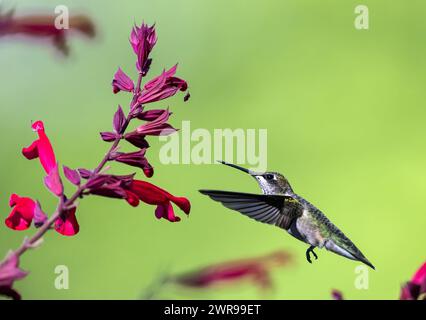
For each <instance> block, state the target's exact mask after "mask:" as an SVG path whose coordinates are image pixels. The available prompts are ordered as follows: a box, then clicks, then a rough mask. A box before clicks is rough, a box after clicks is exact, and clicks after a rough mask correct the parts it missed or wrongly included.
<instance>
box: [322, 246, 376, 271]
mask: <svg viewBox="0 0 426 320" xmlns="http://www.w3.org/2000/svg"><path fill="white" fill-rule="evenodd" d="M347 240H348V241H350V240H349V239H347ZM325 248H326V249H327V250H329V251H332V252H334V253H336V254H338V255H340V256H343V257H346V258H348V259H351V260H356V261H360V262H362V263H364V264H365V265H367V266H369V267H370V268H371V269H373V270H376V268H375V267H374V266H373V264H372V263H371V262H370V261H369V260H368V259H367V258H366V257H365V256H364V255H363V254H362V252H361V251H360V250H359V249H358V248H357V247H356V246H355V245H354V244H353V243H352V242H350V245H349V246H341V245H338V244H336V243H335V242H334V241H331V240H329V241H327V242H326V244H325Z"/></svg>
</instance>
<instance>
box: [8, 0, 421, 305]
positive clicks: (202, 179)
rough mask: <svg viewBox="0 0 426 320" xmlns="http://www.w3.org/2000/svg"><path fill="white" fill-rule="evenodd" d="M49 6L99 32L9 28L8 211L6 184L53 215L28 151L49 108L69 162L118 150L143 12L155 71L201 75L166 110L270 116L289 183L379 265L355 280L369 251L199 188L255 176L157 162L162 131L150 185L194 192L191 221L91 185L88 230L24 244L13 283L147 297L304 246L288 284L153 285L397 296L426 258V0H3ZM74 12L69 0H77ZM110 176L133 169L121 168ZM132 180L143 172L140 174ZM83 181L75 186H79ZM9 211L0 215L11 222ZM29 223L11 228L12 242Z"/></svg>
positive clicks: (278, 165)
mask: <svg viewBox="0 0 426 320" xmlns="http://www.w3.org/2000/svg"><path fill="white" fill-rule="evenodd" d="M0 4H2V5H4V6H5V7H8V8H10V7H16V14H17V15H19V13H20V12H21V11H22V12H26V11H27V10H28V9H29V10H31V9H43V10H45V12H46V11H47V12H51V13H52V14H53V9H54V7H55V6H56V5H58V4H63V5H67V6H69V8H70V13H71V14H73V13H74V12H76V13H85V14H87V15H89V16H91V17H92V18H93V20H94V23H95V24H96V28H97V31H98V34H97V37H96V38H95V39H94V40H90V41H88V40H86V39H84V38H70V42H69V44H70V49H71V52H70V55H69V56H68V57H64V56H61V55H60V54H58V53H57V52H56V51H55V49H53V48H52V47H51V46H49V45H46V44H43V43H42V44H40V43H33V42H26V41H15V40H13V41H12V40H11V39H9V38H8V37H0V55H1V59H0V70H1V73H0V74H1V86H0V97H1V107H0V122H1V124H0V136H1V137H2V138H1V144H2V146H1V149H0V150H1V151H0V157H1V164H2V165H1V169H0V179H1V181H2V183H1V185H0V212H1V216H2V217H3V218H5V217H6V216H7V215H8V213H9V212H10V208H9V207H8V198H9V195H10V194H11V193H14V192H15V193H18V194H20V195H26V196H31V197H34V198H38V199H39V200H40V201H41V203H42V204H43V209H45V211H47V212H51V211H52V210H54V208H55V204H56V203H55V199H54V198H53V197H52V196H51V195H50V194H49V192H48V191H47V190H46V189H45V188H44V186H43V185H42V177H43V171H42V169H41V167H40V166H39V164H38V163H35V162H32V161H27V160H26V159H24V157H22V156H21V154H20V150H21V148H22V147H23V146H27V145H29V144H30V143H31V142H32V141H33V140H34V138H35V134H34V133H33V132H32V131H31V129H30V121H31V120H38V119H41V120H43V121H44V122H45V126H46V128H47V133H48V135H49V136H50V139H51V141H52V144H53V145H54V148H55V151H56V155H57V158H58V159H59V161H60V162H61V163H62V164H66V165H68V166H70V167H86V168H92V167H94V166H96V165H97V163H98V162H99V160H100V158H101V156H102V155H103V154H104V152H105V151H106V149H107V147H108V146H107V145H106V143H104V142H102V141H101V140H100V139H99V134H98V132H99V131H106V130H110V128H111V118H112V115H113V113H114V111H115V110H116V107H117V104H119V103H121V104H123V106H127V105H128V101H129V96H128V95H126V94H122V95H113V94H112V90H111V85H110V84H111V80H112V77H113V74H114V72H115V71H116V69H117V67H118V66H121V67H122V68H123V69H124V70H125V72H126V73H128V74H131V75H132V76H133V77H134V76H135V74H134V73H133V71H134V63H135V56H134V54H133V52H132V50H131V48H130V45H129V43H128V38H129V33H130V30H131V28H132V26H133V23H135V22H137V23H140V22H141V21H142V20H145V21H146V22H147V23H154V22H155V23H156V26H157V33H158V36H159V40H158V43H157V46H156V47H155V49H154V51H153V55H152V57H153V59H154V60H153V64H152V68H151V72H150V75H149V77H148V78H150V77H153V76H155V75H157V74H158V73H159V72H160V71H161V70H162V69H163V68H164V67H170V66H172V65H173V64H175V63H176V62H179V70H178V75H179V76H180V77H182V78H184V79H186V80H187V81H188V83H189V86H190V92H191V96H192V97H191V99H190V100H189V102H188V103H184V102H183V99H182V96H181V95H180V96H178V97H175V98H173V99H171V100H168V101H167V102H165V103H159V104H158V106H160V107H165V106H167V105H168V106H170V108H171V110H172V111H173V112H174V115H173V117H172V119H171V123H172V124H173V125H174V126H176V127H180V126H181V121H183V120H190V121H191V127H192V128H193V129H195V128H207V129H209V130H213V129H215V128H243V129H247V128H254V129H259V128H267V129H268V168H269V169H270V170H274V171H279V172H281V173H283V174H285V175H286V176H287V178H288V179H289V180H290V182H291V183H292V185H293V188H294V190H295V191H296V192H297V193H299V194H300V195H302V196H304V197H306V198H307V199H309V200H310V201H311V202H312V203H314V204H315V205H316V206H318V208H320V209H321V210H322V211H323V212H324V213H325V214H326V215H327V216H328V217H329V218H330V219H331V220H332V221H333V222H334V223H335V224H336V225H337V226H339V227H340V228H341V229H342V230H343V231H344V232H345V234H346V235H348V236H349V237H350V238H351V239H352V240H353V241H354V242H355V243H356V244H357V246H358V247H359V248H360V249H361V250H362V251H363V253H364V254H365V255H366V256H367V257H368V258H369V259H370V260H371V262H372V263H373V264H374V265H375V266H376V269H377V270H376V271H370V272H369V288H368V290H358V289H356V288H355V285H354V281H355V278H356V274H355V268H356V266H358V265H359V264H358V263H357V262H354V261H350V260H347V259H344V258H342V257H340V256H337V255H335V254H332V253H329V252H326V251H325V250H317V253H318V255H319V259H318V260H317V261H314V262H313V264H312V265H311V264H309V263H307V262H306V260H305V251H306V249H307V246H306V245H305V244H303V243H301V242H299V241H297V240H295V239H293V238H292V237H290V236H289V235H287V234H286V233H285V232H284V231H283V230H280V229H278V228H273V227H270V226H266V225H261V224H258V223H254V222H253V221H251V220H249V219H247V218H245V217H243V216H241V215H240V214H238V213H234V212H231V211H229V210H227V209H225V208H224V207H222V206H221V205H219V204H218V203H214V202H212V201H210V200H209V199H208V198H206V197H204V196H202V195H201V194H199V193H198V192H197V190H198V189H200V188H212V189H217V188H218V189H224V190H239V191H245V192H258V187H257V184H256V183H255V181H254V180H253V179H250V178H249V177H247V176H246V175H243V174H240V173H239V172H237V171H233V170H231V169H229V168H226V167H223V166H220V165H162V164H161V163H160V162H159V160H158V150H159V148H160V146H161V143H160V142H158V141H156V139H155V138H154V139H150V143H151V144H152V148H151V149H149V151H148V158H149V160H150V161H151V163H152V164H153V165H154V167H155V170H156V172H155V175H154V177H153V178H152V179H151V180H150V181H151V182H153V183H155V184H157V185H159V186H161V187H163V188H165V189H167V190H168V191H170V192H171V193H174V194H177V195H182V196H187V197H188V198H189V199H190V200H191V202H192V211H191V214H190V216H189V218H186V217H184V214H183V213H181V212H178V210H176V213H177V214H178V215H179V216H181V217H182V221H181V222H179V223H175V224H172V223H169V222H167V221H166V220H157V219H155V217H154V213H153V212H154V208H153V207H151V206H146V205H141V206H139V207H138V208H131V207H130V206H129V205H127V204H126V203H125V201H117V200H111V199H104V198H97V197H91V198H88V199H84V200H83V201H81V204H80V206H79V209H78V219H79V223H80V226H81V230H80V233H79V234H78V235H77V236H75V237H72V238H66V237H63V236H60V235H58V234H57V233H50V234H48V235H47V236H46V237H45V243H44V244H43V246H42V247H41V248H40V249H38V250H36V251H33V252H29V253H28V254H25V255H24V256H23V258H22V267H23V268H24V269H26V270H29V271H30V272H31V273H30V275H29V276H28V277H27V278H26V279H24V280H23V281H19V282H17V283H16V288H17V289H18V290H19V291H20V292H21V293H22V295H23V297H24V298H27V299H50V298H54V299H78V298H81V299H138V298H140V297H141V296H142V295H143V292H144V290H145V288H147V287H148V286H149V285H150V284H151V283H152V282H153V281H154V280H155V279H156V278H157V277H159V276H160V274H161V272H162V271H163V270H167V271H168V272H172V273H180V272H184V271H187V270H190V269H193V268H198V267H201V266H205V265H209V264H212V263H217V262H221V261H226V260H230V259H239V258H245V257H253V256H258V255H264V254H267V253H269V252H271V251H275V250H280V249H283V250H286V251H288V252H290V253H291V254H293V257H294V263H293V265H291V266H288V267H286V268H282V269H276V270H274V273H273V277H274V283H275V287H276V290H275V291H274V292H270V293H268V294H266V295H259V293H258V291H257V290H256V289H254V288H253V287H252V286H250V285H244V284H242V285H239V286H236V287H230V288H224V289H220V290H210V291H202V292H199V291H185V292H177V291H176V290H169V289H167V288H165V289H164V290H163V291H162V292H161V293H159V294H158V297H161V298H191V299H197V298H199V299H227V298H236V299H246V298H251V299H253V298H272V299H329V298H330V291H331V289H332V288H337V289H340V290H342V291H343V292H344V294H345V297H346V298H349V299H394V298H397V297H398V295H399V289H400V286H401V285H402V284H403V282H404V281H406V280H408V279H409V278H410V276H411V275H412V273H413V272H414V271H415V270H416V269H417V268H418V266H420V264H421V263H422V262H423V261H424V260H425V249H424V245H425V242H426V233H425V232H424V230H425V224H426V215H425V210H426V209H425V206H426V197H425V191H426V169H425V163H426V149H425V137H426V126H425V119H426V111H425V108H424V106H422V104H423V101H424V100H425V98H426V90H425V80H426V60H425V59H424V57H425V56H426V42H425V32H426V22H425V21H426V20H425V16H426V4H425V3H424V2H423V1H410V4H409V5H407V3H406V1H402V0H397V1H392V2H389V1H363V2H362V4H365V5H367V6H368V8H369V11H370V29H369V30H356V29H355V28H354V19H355V16H356V15H355V13H354V8H355V7H356V5H358V4H360V3H359V1H350V0H348V1H338V0H333V1H331V0H325V1H321V2H319V1H314V0H310V1H306V0H303V1H301V0H285V1H283V0H274V1H272V0H271V1H252V0H234V1H225V0H216V1H199V0H180V1H172V0H168V1H166V0H160V1H152V0H151V1H147V0H135V1H131V0H127V1H123V2H114V1H101V0H93V1H90V2H89V1H83V0H73V1H68V0H61V2H60V3H57V1H47V0H45V1H37V3H36V2H35V1H30V0H28V1H2V2H1V3H0ZM74 10H75V11H74ZM113 169H114V172H116V173H126V172H129V170H132V168H126V167H124V166H120V165H114V166H113ZM137 176H138V177H139V178H143V174H142V172H141V171H138V174H137ZM68 187H69V189H68V190H70V191H68V192H69V193H71V187H70V186H68ZM3 218H2V219H3ZM32 233H33V231H29V232H13V231H11V230H9V229H7V228H6V227H5V225H4V224H3V223H2V224H0V254H1V255H3V254H5V253H6V252H7V250H9V249H10V248H15V247H17V246H18V245H19V244H20V242H21V240H22V238H23V236H24V235H30V234H32ZM57 265H66V266H68V268H69V271H70V275H69V276H70V278H69V281H70V282H69V290H57V289H55V287H54V280H55V277H56V276H57V275H56V274H55V273H54V270H55V267H56V266H57Z"/></svg>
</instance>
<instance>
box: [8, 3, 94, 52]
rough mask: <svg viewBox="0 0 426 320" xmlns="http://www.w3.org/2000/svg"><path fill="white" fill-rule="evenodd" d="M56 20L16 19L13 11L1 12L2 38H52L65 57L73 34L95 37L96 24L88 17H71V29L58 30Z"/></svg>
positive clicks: (41, 17)
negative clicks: (20, 36) (22, 36)
mask: <svg viewBox="0 0 426 320" xmlns="http://www.w3.org/2000/svg"><path fill="white" fill-rule="evenodd" d="M0 9H1V8H0ZM55 18H56V16H53V15H50V14H34V15H26V16H20V17H16V16H14V12H13V10H11V11H9V12H7V13H6V14H4V15H2V14H1V12H0V36H1V35H16V34H21V35H24V36H26V37H31V38H33V39H41V38H51V39H52V42H53V45H54V46H55V48H56V49H57V50H59V51H60V52H61V53H63V54H64V55H67V54H68V53H69V47H68V43H67V42H68V41H67V40H68V37H69V36H70V35H71V34H72V33H75V32H76V31H77V32H78V33H80V34H82V35H85V36H87V37H90V38H92V37H94V36H95V27H94V24H93V22H92V20H91V19H90V18H89V17H87V16H84V15H77V16H72V17H70V19H69V22H70V29H59V28H57V27H56V26H55V23H54V21H55Z"/></svg>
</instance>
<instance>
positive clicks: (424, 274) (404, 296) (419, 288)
mask: <svg viewBox="0 0 426 320" xmlns="http://www.w3.org/2000/svg"><path fill="white" fill-rule="evenodd" d="M400 300H426V262H424V263H423V265H422V266H421V267H420V268H419V269H418V270H417V271H416V273H415V274H414V275H413V277H412V278H411V281H408V282H407V283H406V284H405V285H404V286H403V287H402V288H401V295H400Z"/></svg>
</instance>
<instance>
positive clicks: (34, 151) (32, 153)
mask: <svg viewBox="0 0 426 320" xmlns="http://www.w3.org/2000/svg"><path fill="white" fill-rule="evenodd" d="M37 146H38V140H35V141H34V142H33V143H31V145H30V146H28V147H26V148H22V154H23V155H24V157H25V158H27V159H28V160H32V159H36V158H38V147H37Z"/></svg>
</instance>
